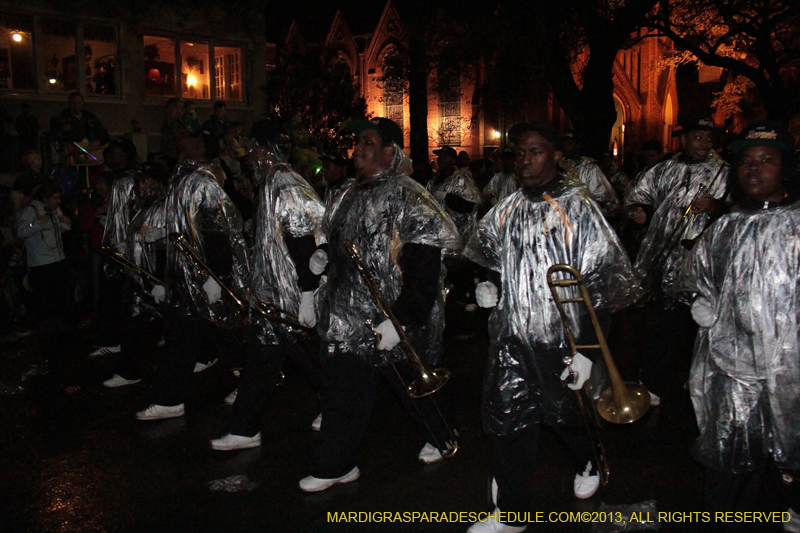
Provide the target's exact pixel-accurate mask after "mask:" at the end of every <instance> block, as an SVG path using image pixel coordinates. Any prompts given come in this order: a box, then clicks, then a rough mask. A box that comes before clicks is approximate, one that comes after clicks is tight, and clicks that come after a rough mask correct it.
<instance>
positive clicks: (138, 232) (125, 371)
mask: <svg viewBox="0 0 800 533" xmlns="http://www.w3.org/2000/svg"><path fill="white" fill-rule="evenodd" d="M168 180H169V173H168V172H167V170H166V168H164V167H162V166H161V165H158V164H149V163H148V164H145V165H143V166H142V168H140V169H139V170H138V171H137V172H136V173H135V174H134V185H133V203H132V204H131V212H132V215H131V222H130V224H129V226H128V231H127V238H126V245H125V247H124V254H123V257H124V258H125V259H127V261H128V262H129V263H130V264H132V265H135V266H136V267H138V268H140V269H142V270H144V271H145V272H148V273H150V274H152V276H153V277H154V278H158V279H159V280H163V278H164V268H165V267H166V238H165V237H166V227H165V224H166V221H165V212H164V198H165V197H166V187H167V185H168V183H167V182H168ZM109 253H119V252H118V251H117V250H113V249H112V250H109ZM126 276H128V277H129V278H130V281H129V283H128V284H127V286H126V293H127V294H126V298H125V304H126V305H125V307H126V315H127V316H126V317H125V320H123V324H122V338H121V341H120V347H121V353H120V355H121V357H120V359H119V361H118V365H117V372H116V373H115V374H114V375H113V376H111V378H109V379H107V380H105V381H104V382H103V385H104V386H106V387H108V388H116V387H125V386H128V385H133V384H135V383H139V382H140V381H141V380H142V376H141V369H140V368H139V364H138V357H139V356H140V354H141V352H142V351H143V350H144V349H146V348H147V346H148V343H150V344H151V345H152V344H155V342H156V341H157V340H158V339H159V338H161V334H162V333H163V331H162V330H163V316H162V313H161V310H160V305H161V304H163V303H164V301H165V300H166V290H165V287H164V285H163V282H162V283H154V282H153V281H152V280H151V279H149V278H148V277H147V276H143V275H141V274H137V273H136V272H130V271H128V272H126Z"/></svg>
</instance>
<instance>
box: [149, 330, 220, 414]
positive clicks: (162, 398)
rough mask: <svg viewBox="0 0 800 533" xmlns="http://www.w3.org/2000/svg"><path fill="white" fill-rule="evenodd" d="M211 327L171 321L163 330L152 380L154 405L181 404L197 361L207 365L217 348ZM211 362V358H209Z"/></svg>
mask: <svg viewBox="0 0 800 533" xmlns="http://www.w3.org/2000/svg"><path fill="white" fill-rule="evenodd" d="M215 335H218V333H217V330H216V329H214V326H212V325H211V324H209V323H208V322H206V321H204V320H202V319H199V318H184V317H181V318H177V319H173V320H170V321H169V323H168V324H167V325H166V327H165V328H164V339H165V341H166V344H165V345H164V353H163V356H162V358H161V361H160V363H159V365H158V369H157V370H156V374H155V378H154V380H153V388H154V389H153V401H152V402H151V403H154V404H157V405H166V406H175V405H179V404H182V403H183V401H184V398H185V396H186V388H187V387H188V386H189V381H190V380H191V379H192V374H193V373H194V365H195V363H196V362H198V361H200V362H207V361H209V360H210V359H209V357H210V355H211V350H214V349H215V347H216V345H217V340H216V339H215V338H214V336H215ZM211 359H213V357H211Z"/></svg>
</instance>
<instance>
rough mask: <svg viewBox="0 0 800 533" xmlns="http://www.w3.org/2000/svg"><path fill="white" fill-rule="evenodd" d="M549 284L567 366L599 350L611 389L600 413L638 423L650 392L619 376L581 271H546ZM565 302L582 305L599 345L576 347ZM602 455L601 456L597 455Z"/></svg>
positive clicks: (605, 473) (604, 468)
mask: <svg viewBox="0 0 800 533" xmlns="http://www.w3.org/2000/svg"><path fill="white" fill-rule="evenodd" d="M557 273H566V274H569V275H570V276H572V277H571V278H570V277H566V278H564V279H553V277H554V275H555V274H557ZM547 285H548V286H549V287H550V292H551V293H552V295H553V301H554V302H555V304H556V307H557V308H558V313H559V315H560V316H561V321H562V323H563V324H564V329H565V330H566V333H567V342H568V343H569V348H570V352H571V354H570V355H569V356H568V357H565V358H564V364H567V365H570V364H572V358H573V357H574V356H575V354H577V353H578V350H584V349H597V348H599V349H600V351H601V352H602V354H603V360H604V362H605V364H606V368H607V369H608V378H609V381H611V386H610V387H609V388H607V389H606V390H604V391H603V392H602V393H601V394H600V398H599V399H598V401H597V413H598V414H599V415H600V416H601V417H602V418H603V419H604V420H607V421H608V422H611V423H613V424H630V423H632V422H635V421H637V420H639V419H640V418H641V417H642V416H644V414H645V413H646V412H647V410H648V409H649V408H650V394H649V393H648V391H647V389H646V388H645V387H644V386H642V385H639V384H638V383H625V382H623V381H622V377H621V376H620V375H619V371H618V370H617V366H616V365H615V364H614V359H613V358H612V357H611V351H610V350H609V349H608V344H607V343H606V338H605V335H603V330H602V328H601V327H600V322H599V321H598V320H597V314H596V313H595V311H594V307H593V306H592V299H591V297H590V296H589V291H588V289H587V288H586V285H585V284H584V282H583V277H582V276H581V274H580V272H578V270H577V269H576V268H575V267H573V266H572V265H565V264H556V265H553V266H551V267H550V268H549V269H548V270H547ZM575 286H577V287H578V290H579V291H580V296H579V297H573V298H562V297H561V295H560V294H559V292H558V288H559V287H575ZM565 303H583V305H584V306H585V307H586V310H587V312H588V313H589V318H590V319H591V321H592V326H594V332H595V336H596V337H597V344H577V342H576V339H575V332H574V331H573V329H572V326H571V325H570V320H569V317H568V316H567V312H566V311H565V309H564V304H565ZM582 390H583V392H584V394H586V395H587V397H588V393H587V392H586V389H585V388H584V389H582ZM580 392H581V391H575V394H576V396H577V399H578V405H579V406H580V409H581V414H582V415H583V421H584V424H585V425H586V430H587V432H588V433H589V439H590V440H592V441H593V442H594V444H595V445H594V446H593V449H594V452H595V459H596V460H597V464H598V466H599V471H600V474H601V476H602V479H603V483H604V484H607V483H608V477H609V474H610V470H609V468H608V463H607V462H606V458H605V449H604V448H603V442H602V441H601V440H600V432H599V431H598V429H597V424H596V423H595V421H594V418H593V417H592V422H591V423H590V421H589V416H588V415H589V413H587V412H586V411H585V409H584V404H583V399H582V398H581V394H580ZM590 425H593V426H594V435H593V434H592V431H591V430H590ZM598 454H599V456H598Z"/></svg>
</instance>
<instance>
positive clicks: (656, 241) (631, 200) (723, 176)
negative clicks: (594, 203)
mask: <svg viewBox="0 0 800 533" xmlns="http://www.w3.org/2000/svg"><path fill="white" fill-rule="evenodd" d="M722 165H723V161H722V159H720V158H719V156H717V154H716V153H714V152H712V153H711V154H710V155H709V156H708V157H707V158H706V160H705V161H703V162H695V163H688V162H686V161H684V160H683V158H682V157H681V156H680V154H679V155H676V156H675V157H673V158H672V159H669V160H667V161H664V162H662V163H659V164H657V165H656V166H654V167H653V168H651V169H650V170H648V171H647V172H645V173H644V174H643V175H642V176H641V177H640V178H639V179H637V180H636V182H634V183H633V184H632V185H631V188H630V192H629V194H628V198H627V199H626V200H625V206H626V207H633V206H636V205H647V206H650V207H652V208H653V215H652V217H651V218H650V226H649V227H648V230H647V234H646V235H645V237H644V239H643V240H642V244H641V247H640V248H639V254H638V256H637V257H636V262H635V263H634V270H635V272H636V274H637V275H638V276H639V277H640V278H642V279H644V278H645V277H646V276H647V274H648V273H649V272H650V270H651V269H652V268H653V267H654V263H657V262H659V261H658V257H659V256H664V255H666V250H665V249H664V246H665V243H666V241H667V240H668V239H669V238H670V236H671V235H672V234H673V232H675V230H676V228H678V227H679V226H681V225H683V224H684V218H683V217H684V213H685V212H686V210H687V209H688V208H689V206H690V205H691V204H692V201H693V200H694V199H695V197H696V196H698V193H699V192H700V191H701V188H702V190H703V194H706V193H707V194H710V195H711V196H713V197H714V198H717V199H719V198H722V197H723V196H724V195H725V189H726V183H727V181H728V170H727V167H726V168H723V169H721V171H720V167H721V166H722ZM718 172H719V175H718ZM715 177H716V181H715ZM712 182H713V185H712ZM709 186H711V189H710V190H708V187H709ZM699 196H702V194H700V195H699ZM708 221H709V215H708V213H698V214H696V215H695V216H694V218H693V219H692V221H691V223H689V224H688V226H687V227H686V229H685V231H684V232H683V233H682V234H681V235H680V237H678V236H676V237H675V241H676V242H677V241H683V240H689V241H691V240H694V239H696V238H697V236H698V235H700V233H701V232H702V231H703V229H704V228H705V227H706V225H708ZM687 255H689V250H688V249H687V248H686V247H685V246H683V245H682V244H681V243H680V242H678V244H677V245H676V246H675V247H674V248H673V249H672V251H671V252H670V253H669V255H668V256H667V257H666V259H665V260H664V261H663V267H662V269H661V282H660V285H658V286H659V287H660V288H661V290H662V291H664V292H665V293H667V294H669V293H670V292H671V290H670V288H671V286H672V284H673V283H674V282H675V278H676V277H677V276H678V274H679V272H680V266H681V264H682V263H683V261H684V260H685V259H686V256H687ZM656 282H657V283H658V280H656Z"/></svg>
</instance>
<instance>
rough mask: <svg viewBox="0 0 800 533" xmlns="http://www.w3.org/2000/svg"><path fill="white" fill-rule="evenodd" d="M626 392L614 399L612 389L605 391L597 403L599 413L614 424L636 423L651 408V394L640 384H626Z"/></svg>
mask: <svg viewBox="0 0 800 533" xmlns="http://www.w3.org/2000/svg"><path fill="white" fill-rule="evenodd" d="M625 388H626V389H627V391H626V392H624V393H623V394H619V393H618V396H619V397H617V398H615V397H614V390H613V388H612V387H609V388H608V389H606V390H604V391H603V393H602V394H601V395H600V399H599V400H598V401H597V413H598V414H599V415H600V416H601V417H602V418H603V419H604V420H607V421H609V422H611V423H612V424H630V423H631V422H636V421H637V420H639V419H640V418H641V417H643V416H644V414H645V413H646V412H647V410H648V409H649V408H650V393H649V392H648V391H647V389H646V388H645V387H644V386H643V385H640V384H638V383H625Z"/></svg>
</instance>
